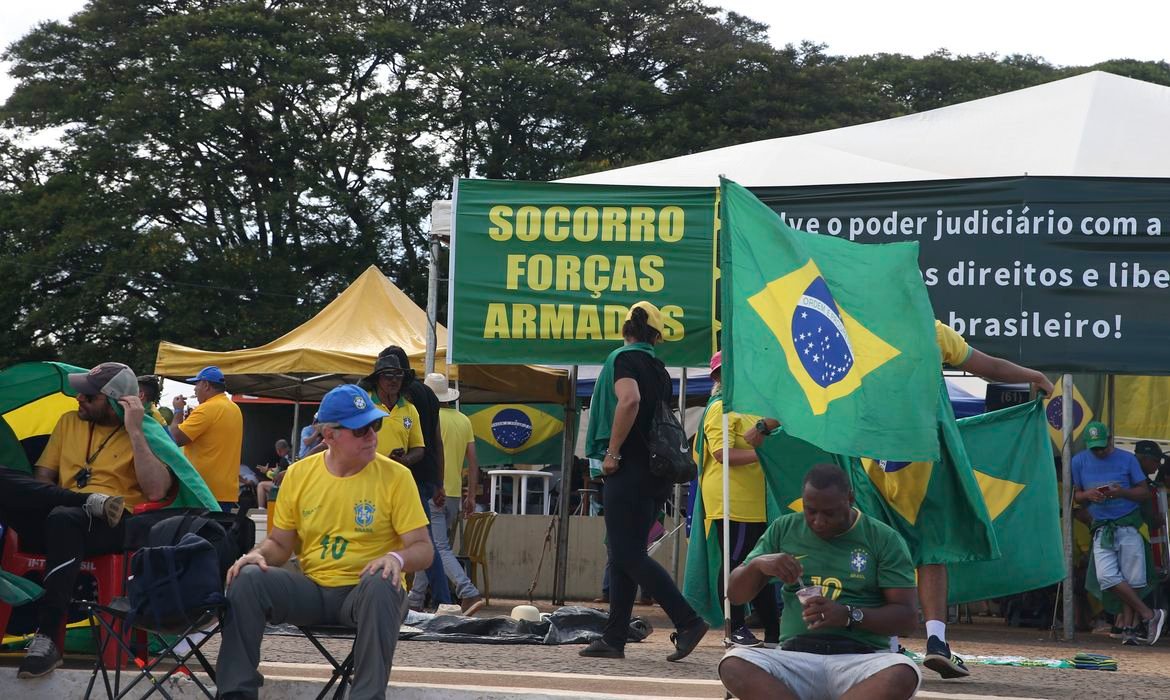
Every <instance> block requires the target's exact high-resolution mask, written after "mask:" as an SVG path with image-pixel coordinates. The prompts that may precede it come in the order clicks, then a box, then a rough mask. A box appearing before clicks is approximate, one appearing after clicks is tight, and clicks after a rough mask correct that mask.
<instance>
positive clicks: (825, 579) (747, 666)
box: [719, 464, 922, 700]
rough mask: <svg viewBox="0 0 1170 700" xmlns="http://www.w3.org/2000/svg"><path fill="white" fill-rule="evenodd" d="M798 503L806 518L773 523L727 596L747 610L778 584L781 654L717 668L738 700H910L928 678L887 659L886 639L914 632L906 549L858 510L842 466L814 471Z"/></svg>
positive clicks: (766, 653) (734, 660)
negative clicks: (765, 590) (771, 585)
mask: <svg viewBox="0 0 1170 700" xmlns="http://www.w3.org/2000/svg"><path fill="white" fill-rule="evenodd" d="M802 503H803V506H802V507H803V512H802V513H791V514H789V515H785V516H782V517H780V518H777V519H776V520H774V521H772V524H771V525H769V526H768V529H767V530H766V531H765V532H764V534H763V536H762V537H761V538H760V541H759V542H758V543H757V544H756V546H755V548H753V549H752V551H751V553H749V554H748V556H747V559H746V560H745V561H744V563H743V564H742V565H740V566H739V567H737V568H736V569H735V570H734V571H732V573H731V580H730V583H729V585H728V588H727V597H728V598H729V599H730V600H731V602H732V603H733V604H742V603H746V602H747V601H749V600H751V599H752V598H754V597H755V595H756V594H757V593H758V592H759V591H760V589H762V588H763V587H764V585H765V584H767V583H768V582H769V581H771V580H772V579H779V580H780V582H781V583H782V584H783V588H782V589H781V590H782V595H783V598H784V614H783V617H782V618H781V621H780V648H778V649H767V648H738V649H732V650H731V651H729V652H728V653H727V654H726V655H725V656H724V657H723V660H722V661H721V662H720V664H719V678H720V680H722V681H723V685H724V687H726V688H727V690H728V691H729V692H730V693H731V694H732V695H734V696H735V697H737V698H740V699H741V700H753V699H754V698H769V699H774V698H782V699H788V698H792V699H793V700H795V699H797V698H811V697H816V698H840V697H843V696H845V695H847V694H848V696H849V697H859V698H872V699H874V700H903V699H905V698H910V697H912V696H913V695H914V693H916V692H917V690H918V686H919V684H920V683H921V680H922V674H921V673H920V672H919V670H918V667H917V666H915V665H914V662H913V661H911V660H910V659H909V658H907V657H906V656H903V655H902V654H896V653H890V651H889V648H890V636H891V635H895V634H907V633H909V632H910V631H912V630H913V629H914V628H915V627H916V625H917V622H918V620H917V611H918V594H917V591H916V588H915V581H914V565H913V563H911V560H910V551H909V549H908V548H907V546H906V542H905V541H904V540H903V539H902V537H901V536H900V535H898V533H897V532H895V531H894V530H893V528H891V527H889V526H888V525H885V524H884V523H881V522H879V521H877V520H875V519H873V518H870V517H869V516H866V515H863V514H862V513H861V512H860V511H858V510H857V509H856V508H855V507H854V506H853V490H852V488H850V485H849V478H848V477H847V476H846V475H845V472H844V471H843V470H842V469H841V468H840V467H838V466H836V465H832V464H818V465H816V466H814V467H813V468H812V469H810V470H809V471H808V474H807V475H805V478H804V489H803V493H802ZM806 586H808V587H812V588H814V590H813V591H802V590H801V589H804V588H805V587H806ZM818 587H819V591H818V590H816V588H818ZM798 591H800V593H799V596H798ZM800 596H803V597H804V600H803V602H802V601H801V599H800Z"/></svg>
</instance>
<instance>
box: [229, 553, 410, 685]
mask: <svg viewBox="0 0 1170 700" xmlns="http://www.w3.org/2000/svg"><path fill="white" fill-rule="evenodd" d="M395 583H398V582H395ZM227 597H228V602H229V603H230V604H231V607H230V608H229V610H228V614H227V617H226V618H225V620H224V625H223V641H222V643H221V644H220V648H219V658H218V660H217V662H216V665H215V672H216V685H217V687H218V691H219V695H221V696H222V695H224V694H227V693H242V694H244V695H245V696H246V697H250V698H254V697H257V696H258V694H259V692H260V686H261V685H263V684H264V678H263V676H261V675H260V673H259V671H258V670H257V667H258V666H259V665H260V641H261V640H262V639H263V638H264V626H265V623H267V622H271V623H274V624H282V623H287V624H292V625H342V626H345V627H354V628H356V629H357V634H356V638H355V640H354V645H353V654H354V671H353V687H352V689H351V690H350V694H349V697H350V698H351V700H365V699H366V698H378V699H380V698H385V697H386V684H387V683H388V682H389V681H390V666H391V664H392V662H393V660H394V648H395V647H396V646H397V645H398V630H399V628H400V627H401V626H402V619H403V618H404V617H405V616H406V605H405V597H406V596H405V593H404V592H403V590H402V586H401V585H398V586H397V587H395V586H394V585H392V583H391V581H390V580H385V579H383V578H382V576H381V574H377V575H373V576H368V575H367V576H363V577H362V580H361V582H360V583H358V585H356V586H339V587H337V588H327V587H325V586H318V585H317V584H315V583H313V582H312V581H310V580H309V579H308V578H307V577H306V576H305V575H304V574H302V573H300V572H299V571H289V570H288V569H281V568H277V567H269V569H268V571H261V570H260V567H258V566H248V567H245V568H244V569H242V570H241V571H240V575H239V576H237V577H236V579H235V580H234V581H232V585H231V587H230V588H228V592H227Z"/></svg>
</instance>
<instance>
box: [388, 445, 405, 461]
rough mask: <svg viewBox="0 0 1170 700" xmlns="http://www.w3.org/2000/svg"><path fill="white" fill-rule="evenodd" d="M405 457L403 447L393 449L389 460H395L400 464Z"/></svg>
mask: <svg viewBox="0 0 1170 700" xmlns="http://www.w3.org/2000/svg"><path fill="white" fill-rule="evenodd" d="M405 455H406V448H404V447H395V448H394V449H392V450H390V459H393V460H396V461H398V462H401V461H402V458H403V457H404V456H405Z"/></svg>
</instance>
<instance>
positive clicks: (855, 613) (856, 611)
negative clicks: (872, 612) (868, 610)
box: [849, 608, 865, 622]
mask: <svg viewBox="0 0 1170 700" xmlns="http://www.w3.org/2000/svg"><path fill="white" fill-rule="evenodd" d="M849 617H851V618H853V621H854V622H861V619H862V618H863V617H865V613H863V612H861V608H853V609H852V610H850V611H849Z"/></svg>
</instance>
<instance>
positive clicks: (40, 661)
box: [16, 632, 61, 678]
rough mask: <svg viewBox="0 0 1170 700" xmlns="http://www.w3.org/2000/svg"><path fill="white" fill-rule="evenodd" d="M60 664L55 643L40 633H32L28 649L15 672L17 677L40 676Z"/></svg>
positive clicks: (59, 656)
mask: <svg viewBox="0 0 1170 700" xmlns="http://www.w3.org/2000/svg"><path fill="white" fill-rule="evenodd" d="M60 665H61V652H60V651H58V649H57V645H56V644H54V643H53V640H52V639H49V638H48V637H46V636H45V635H43V634H41V633H39V632H38V633H37V634H35V635H33V638H32V641H31V642H29V645H28V651H27V652H26V653H25V655H24V661H21V662H20V668H19V669H18V670H17V672H16V677H17V678H40V677H41V676H43V675H45V674H47V673H49V672H50V671H52V670H53V669H55V668H57V667H58V666H60Z"/></svg>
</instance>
